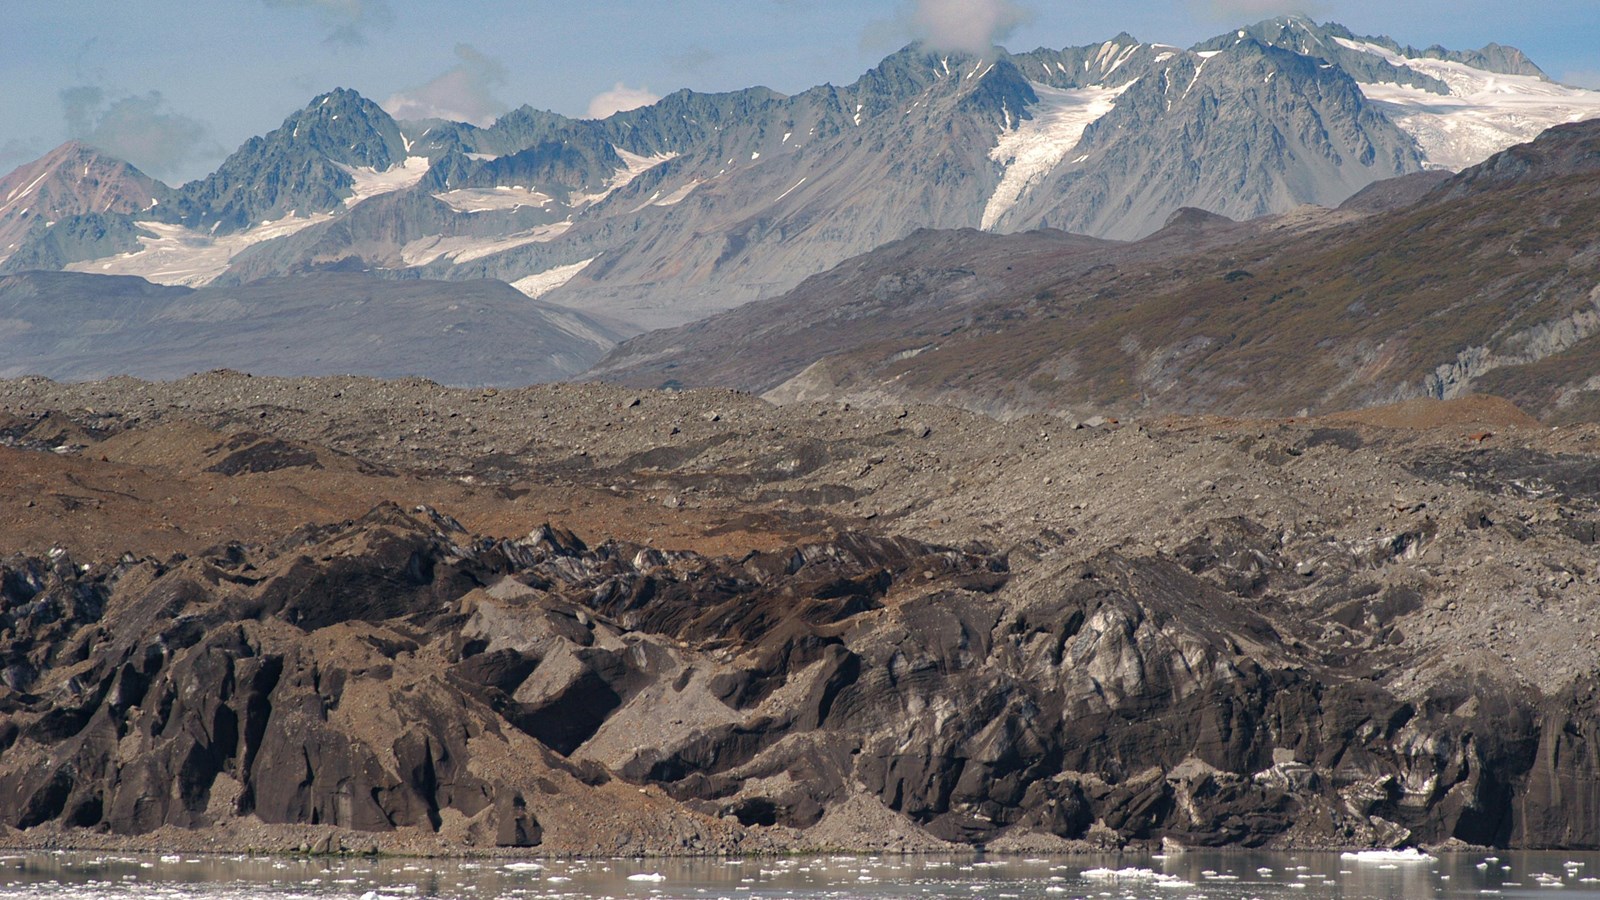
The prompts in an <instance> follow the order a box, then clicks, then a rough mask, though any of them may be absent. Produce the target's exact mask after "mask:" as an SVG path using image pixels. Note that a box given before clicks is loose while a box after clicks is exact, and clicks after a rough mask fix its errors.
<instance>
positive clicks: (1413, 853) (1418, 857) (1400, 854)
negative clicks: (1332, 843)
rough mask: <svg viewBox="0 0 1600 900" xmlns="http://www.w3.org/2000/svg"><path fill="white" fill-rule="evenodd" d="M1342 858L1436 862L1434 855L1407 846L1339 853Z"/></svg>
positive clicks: (1382, 861) (1379, 861) (1365, 860)
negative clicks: (1395, 848) (1393, 848)
mask: <svg viewBox="0 0 1600 900" xmlns="http://www.w3.org/2000/svg"><path fill="white" fill-rule="evenodd" d="M1339 858H1340V859H1353V860H1355V861H1356V862H1362V863H1426V862H1436V860H1435V859H1434V857H1432V856H1429V855H1428V854H1426V853H1424V852H1422V851H1421V850H1418V849H1416V848H1415V847H1407V848H1406V849H1404V850H1356V851H1354V852H1351V851H1346V852H1344V853H1341V854H1339Z"/></svg>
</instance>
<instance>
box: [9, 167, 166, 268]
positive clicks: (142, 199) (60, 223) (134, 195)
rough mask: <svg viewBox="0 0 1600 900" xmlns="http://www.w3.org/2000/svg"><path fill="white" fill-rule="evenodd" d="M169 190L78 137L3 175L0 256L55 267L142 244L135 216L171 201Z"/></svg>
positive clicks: (22, 263)
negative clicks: (137, 232)
mask: <svg viewBox="0 0 1600 900" xmlns="http://www.w3.org/2000/svg"><path fill="white" fill-rule="evenodd" d="M173 196H174V195H173V191H172V190H171V189H170V188H168V187H167V186H166V185H164V184H162V183H161V182H159V181H157V180H155V179H154V178H151V177H150V176H148V175H146V174H144V173H143V172H140V171H139V170H138V169H136V168H134V167H133V166H130V165H128V164H127V163H125V162H122V161H121V160H117V159H112V158H111V157H109V156H106V155H105V154H103V153H100V152H98V151H96V150H94V149H91V148H89V147H86V146H84V145H82V144H80V143H78V142H76V141H69V142H67V143H65V144H62V145H61V146H60V147H57V148H56V149H54V150H52V151H50V152H49V153H47V154H45V155H44V156H42V157H40V158H39V159H36V160H34V161H33V162H31V163H28V164H27V165H24V166H22V167H21V168H18V169H17V170H16V171H14V172H12V173H11V174H9V175H7V176H5V177H4V178H0V263H4V262H6V261H7V260H14V261H15V264H16V267H17V268H29V269H58V268H60V267H61V266H63V265H65V264H66V263H68V262H71V261H72V260H75V259H82V258H85V257H94V256H101V255H108V254H110V253H113V252H120V251H123V250H135V249H137V248H138V246H139V241H138V236H137V235H136V233H135V231H136V230H135V228H134V226H133V224H132V219H133V218H135V217H140V216H147V215H152V214H154V213H155V212H156V207H158V206H159V205H160V204H162V203H166V204H168V205H170V204H171V203H172V200H173Z"/></svg>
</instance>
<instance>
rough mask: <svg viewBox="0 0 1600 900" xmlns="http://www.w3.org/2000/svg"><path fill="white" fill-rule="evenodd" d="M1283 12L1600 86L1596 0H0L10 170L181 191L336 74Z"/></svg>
mask: <svg viewBox="0 0 1600 900" xmlns="http://www.w3.org/2000/svg"><path fill="white" fill-rule="evenodd" d="M1285 12H1303V13H1305V14H1307V15H1310V16H1312V17H1313V18H1316V19H1317V20H1319V21H1335V22H1339V23H1341V24H1344V25H1346V26H1348V27H1349V28H1351V29H1352V30H1353V31H1356V32H1357V33H1361V34H1387V35H1389V36H1391V37H1394V38H1395V39H1396V40H1398V41H1400V42H1401V43H1402V44H1414V45H1417V46H1427V45H1430V44H1435V43H1438V44H1443V45H1445V46H1447V47H1451V48H1477V47H1480V46H1482V45H1484V44H1486V43H1489V42H1491V41H1496V42H1499V43H1503V44H1510V45H1513V46H1517V47H1520V48H1521V49H1522V50H1524V51H1525V52H1527V53H1528V54H1529V56H1531V57H1532V58H1533V60H1534V61H1535V62H1537V63H1538V64H1539V65H1541V66H1542V67H1544V69H1545V71H1547V72H1548V73H1550V74H1551V75H1552V76H1553V77H1555V78H1556V79H1558V80H1561V81H1566V82H1569V83H1573V84H1582V85H1586V86H1591V87H1600V49H1597V48H1600V0H1520V2H1516V3H1508V2H1505V0H1493V2H1489V0H1290V2H1283V0H1121V2H1106V0H1098V2H1084V0H1053V2H1051V0H810V2H806V0H742V2H734V0H681V2H666V0H662V2H651V0H585V2H572V0H6V2H5V4H4V10H3V11H0V85H3V86H4V90H0V173H3V172H5V171H9V170H10V169H11V168H13V167H15V166H16V165H18V164H20V163H22V162H25V161H27V160H29V159H32V158H35V157H37V156H39V155H41V154H43V153H45V152H46V151H48V150H49V149H50V148H51V147H54V146H55V145H57V144H59V143H61V142H62V141H64V140H66V139H68V138H69V137H82V138H88V139H90V140H91V141H92V142H95V143H98V144H101V145H102V146H105V147H107V148H108V149H110V150H112V151H113V152H116V153H117V154H118V155H120V156H123V157H124V158H127V159H129V160H130V161H132V162H134V163H135V164H136V165H139V166H140V167H141V168H144V169H145V170H146V171H148V172H150V173H151V174H153V175H156V176H158V177H161V178H163V179H165V180H167V181H169V182H170V183H174V184H176V183H179V182H181V181H183V180H186V179H189V178H194V177H197V176H199V175H202V174H204V173H206V172H208V171H210V170H211V169H212V168H214V167H215V165H216V164H217V163H218V162H220V161H221V159H222V157H223V156H224V155H226V154H227V153H228V152H231V151H232V150H233V149H235V148H236V147H237V146H238V145H239V144H240V143H242V142H243V141H244V140H245V139H247V138H249V137H250V136H251V135H255V134H261V133H264V132H266V131H269V130H271V129H272V128H274V127H276V126H277V125H278V123H279V122H281V121H282V120H283V118H284V117H285V116H286V115H288V114H289V113H290V112H292V111H294V110H295V109H298V108H299V107H301V106H304V105H305V103H306V102H307V101H308V100H310V99H311V97H312V96H314V95H315V94H318V93H321V92H322V91H325V90H328V89H330V88H333V87H349V88H354V89H356V90H358V91H360V92H361V93H362V94H364V95H366V96H368V97H370V98H372V99H373V100H376V101H378V102H379V103H382V104H384V106H385V107H386V108H389V109H390V110H391V112H396V113H397V114H411V115H424V114H428V113H444V114H449V115H451V116H452V117H454V118H463V119H469V120H478V121H481V122H487V121H489V120H490V119H492V118H493V116H494V115H496V114H497V113H499V112H502V111H504V110H506V109H509V108H512V107H515V106H518V105H520V104H523V103H528V104H531V105H533V106H536V107H540V108H544V109H553V110H555V111H557V112H560V113H565V114H568V115H574V116H581V115H585V114H587V113H590V112H596V113H598V112H603V111H605V110H607V109H610V108H614V107H616V106H619V105H624V104H626V103H637V102H640V101H642V100H647V99H649V98H650V97H652V96H655V95H660V94H665V93H668V92H670V91H673V90H676V89H678V88H681V87H688V88H693V89H695V90H702V91H718V90H733V89H737V88H741V87H748V86H751V85H756V84H762V85H766V86H768V87H772V88H775V89H777V90H780V91H784V92H790V93H792V92H795V91H800V90H803V89H805V88H807V87H810V86H812V85H814V84H820V83H822V82H825V81H831V82H834V83H848V82H851V81H854V80H855V79H856V77H857V76H859V75H860V74H861V73H862V72H863V71H865V70H866V69H868V68H870V67H871V66H873V65H874V64H876V63H877V62H878V60H880V59H881V58H883V57H884V56H885V55H887V54H889V53H891V52H893V51H894V50H896V49H897V48H899V47H900V46H902V45H904V44H905V43H907V42H909V41H910V40H912V39H915V38H919V37H925V36H927V35H929V34H930V33H932V34H936V35H938V36H939V38H940V39H941V40H946V41H953V42H957V43H961V42H969V41H981V40H984V39H986V38H989V37H993V38H996V39H998V41H999V43H1001V44H1002V45H1003V46H1005V47H1007V48H1009V49H1012V50H1028V49H1032V48H1034V47H1038V46H1048V47H1058V48H1059V47H1065V46H1073V45H1079V44H1087V43H1092V42H1098V41H1101V40H1104V39H1106V38H1109V37H1112V36H1114V35H1116V34H1117V33H1118V32H1121V31H1126V32H1128V33H1130V34H1132V35H1134V36H1135V37H1137V38H1139V39H1141V40H1145V41H1162V42H1166V43H1172V44H1178V45H1182V46H1187V45H1189V44H1192V43H1195V42H1197V41H1199V40H1202V39H1204V38H1207V37H1210V36H1212V35H1215V34H1218V33H1220V32H1222V31H1225V30H1227V29H1228V28H1229V27H1231V26H1234V25H1240V24H1245V23H1249V22H1254V21H1257V20H1259V19H1262V18H1266V17H1268V16H1271V15H1276V14H1279V13H1285Z"/></svg>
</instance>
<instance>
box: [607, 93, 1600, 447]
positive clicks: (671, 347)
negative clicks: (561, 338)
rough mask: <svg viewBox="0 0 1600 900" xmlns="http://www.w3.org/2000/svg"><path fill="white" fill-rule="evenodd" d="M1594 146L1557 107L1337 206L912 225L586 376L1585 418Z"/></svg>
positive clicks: (875, 394) (1596, 135)
mask: <svg viewBox="0 0 1600 900" xmlns="http://www.w3.org/2000/svg"><path fill="white" fill-rule="evenodd" d="M1597 150H1600V125H1597V124H1596V123H1594V122H1587V123H1578V124H1574V125H1567V126H1561V127H1559V128H1555V129H1551V130H1550V131H1549V132H1547V133H1546V134H1545V135H1543V136H1542V137H1540V138H1539V139H1537V140H1535V141H1533V142H1531V143H1529V144H1525V145H1518V146H1517V147H1514V148H1512V149H1509V150H1506V151H1504V152H1502V153H1500V154H1497V155H1496V156H1494V157H1492V158H1490V159H1489V160H1488V161H1486V162H1485V163H1483V164H1482V165H1480V166H1477V167H1474V168H1471V169H1468V170H1466V171H1463V172H1462V173H1460V174H1458V175H1455V176H1452V177H1448V178H1443V180H1441V178H1442V176H1439V175H1431V174H1419V175H1416V176H1412V177H1411V178H1409V179H1407V180H1405V181H1403V182H1401V183H1397V184H1393V185H1390V184H1385V183H1380V184H1378V185H1375V186H1374V187H1373V188H1372V189H1370V190H1369V191H1367V192H1364V193H1363V194H1360V195H1357V196H1356V197H1354V198H1352V202H1351V203H1350V204H1349V206H1348V207H1345V208H1341V209H1339V210H1333V211H1302V212H1300V213H1296V214H1291V215H1288V216H1283V217H1275V218H1273V217H1269V218H1262V219H1258V220H1254V221H1250V222H1242V223H1236V222H1231V221H1229V220H1227V219H1224V218H1221V217H1218V216H1215V215H1213V214H1209V213H1205V212H1202V211H1198V210H1190V211H1186V212H1183V213H1180V214H1179V215H1176V216H1174V217H1173V219H1172V220H1171V221H1170V222H1169V224H1168V226H1167V227H1166V228H1165V229H1163V230H1162V231H1159V232H1157V233H1156V234H1154V235H1152V236H1150V237H1148V238H1145V239H1144V240H1141V241H1138V242H1134V243H1130V244H1116V243H1109V242H1095V241H1091V240H1087V239H1081V238H1073V237H1071V236H1068V235H1065V234H1061V233H1058V232H1048V231H1047V232H1030V233H1026V234H1017V235H983V234H978V233H974V232H922V233H918V234H916V235H913V236H911V237H909V238H906V239H904V240H902V241H900V242H897V243H894V244H890V245H888V246H886V247H883V248H881V249H879V250H877V251H874V252H872V253H869V254H866V255H864V256H862V257H858V258H857V259H855V260H851V261H849V262H846V263H844V264H842V265H840V266H838V267H836V268H835V269H833V270H831V271H829V272H826V273H824V274H822V275H818V276H814V277H813V278H811V279H809V280H807V281H806V282H804V283H803V284H802V285H801V286H800V287H798V288H797V289H796V290H795V291H793V292H791V293H790V294H788V295H785V296H783V297H780V298H775V299H772V300H768V301H762V302H760V303H755V304H751V305H748V306H745V307H742V308H740V309H737V310H733V311H731V312H728V313H724V314H722V315H719V316H716V317H712V318H709V319H706V320H704V321H701V322H696V323H693V324H691V325H688V326H684V327H682V328H679V329H674V330H667V331H659V332H655V333H652V334H647V335H643V336H640V337H637V338H634V339H631V340H630V341H629V342H627V343H625V344H623V345H622V346H620V347H619V348H617V349H616V350H614V351H612V353H611V354H610V355H609V356H608V357H607V358H606V359H605V360H603V361H602V362H601V363H599V364H598V365H597V366H596V367H595V369H594V370H592V372H591V375H590V377H595V378H603V379H610V380H618V381H623V382H627V383H632V384H636V385H641V386H645V385H647V386H661V385H668V386H719V387H730V388H739V389H743V390H751V391H756V392H766V394H767V396H769V397H771V398H773V399H777V400H783V401H792V400H798V399H805V400H848V401H854V402H871V403H881V402H897V403H904V402H941V403H957V404H960V405H963V406H967V407H969V408H973V409H977V410H982V411H985V412H989V413H993V414H1003V415H1014V414H1023V413H1029V412H1052V413H1055V414H1059V415H1066V416H1071V417H1076V418H1079V419H1087V418H1091V417H1093V416H1097V415H1101V416H1117V417H1130V416H1141V415H1150V414H1159V413H1167V412H1176V413H1208V412H1209V413H1216V412H1226V413H1234V414H1246V415H1264V414H1271V415H1285V416H1288V415H1304V414H1306V413H1307V412H1314V411H1327V410H1330V409H1339V408H1349V407H1356V406H1366V405H1375V404H1381V403H1385V402H1392V401H1396V400H1403V399H1408V398H1412V397H1421V396H1433V397H1438V398H1450V397H1455V396H1461V395H1464V394H1468V393H1472V392H1484V391H1487V392H1492V393H1495V394H1499V395H1503V396H1507V397H1510V398H1512V399H1514V400H1515V401H1516V402H1517V403H1518V404H1519V405H1521V406H1522V407H1523V408H1525V409H1527V410H1529V411H1530V412H1533V413H1534V414H1536V415H1538V416H1540V417H1543V418H1549V419H1550V420H1552V421H1585V420H1591V421H1592V420H1594V418H1595V417H1596V416H1597V415H1600V412H1597V409H1600V407H1597V406H1596V403H1597V396H1600V395H1597V394H1596V393H1595V391H1594V388H1595V384H1594V381H1593V377H1592V376H1593V372H1594V371H1595V369H1594V364H1593V358H1592V357H1593V354H1594V352H1595V348H1596V346H1597V344H1596V341H1597V340H1600V331H1597V329H1596V324H1595V323H1596V321H1597V319H1596V313H1595V303H1596V302H1597V299H1600V294H1597V293H1596V292H1597V291H1600V269H1597V268H1596V264H1597V259H1596V257H1595V254H1594V251H1593V248H1594V244H1595V238H1596V235H1595V230H1594V227H1593V223H1594V221H1595V218H1594V214H1595V202H1596V197H1597V196H1600V177H1597V173H1600V168H1597V166H1596V161H1597V160H1600V152H1597ZM713 348H715V349H714V350H713Z"/></svg>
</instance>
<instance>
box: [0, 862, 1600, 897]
mask: <svg viewBox="0 0 1600 900" xmlns="http://www.w3.org/2000/svg"><path fill="white" fill-rule="evenodd" d="M1597 876H1600V854H1594V853H1532V852H1527V853H1512V852H1502V853H1499V854H1497V855H1488V854H1483V853H1472V854H1443V855H1440V856H1439V857H1437V858H1433V857H1429V856H1426V855H1418V854H1411V853H1367V854H1359V855H1358V854H1338V853H1256V852H1223V851H1189V852H1186V853H1179V854H1172V855H1167V856H1149V855H1119V856H1106V857H1043V856H1039V857H1010V856H1007V857H986V856H965V857H901V856H876V855H834V856H818V857H782V858H762V859H602V860H535V859H527V860H520V861H519V860H509V859H507V860H418V859H368V858H288V857H254V856H237V855H218V856H199V855H190V854H182V855H165V856H143V855H133V854H114V853H68V852H57V853H40V852H27V853H14V854H10V855H6V854H0V898H15V897H30V898H33V897H39V898H81V900H109V898H151V900H183V898H190V897H193V898H233V900H242V898H274V900H276V898H308V900H309V898H349V900H412V898H421V897H450V898H483V900H488V898H500V897H505V898H511V897H515V898H569V900H583V898H618V900H621V898H640V900H646V898H685V900H687V898H695V900H699V898H779V897H792V898H856V897H861V898H884V900H887V898H899V897H903V898H921V897H982V898H1052V900H1054V898H1083V900H1090V898H1095V900H1099V898H1112V900H1122V898H1145V897H1155V898H1162V900H1181V898H1207V900H1210V898H1216V900H1251V898H1260V900H1269V898H1288V897H1293V898H1310V897H1336V898H1341V900H1356V898H1438V897H1442V898H1453V897H1460V898H1464V897H1474V898H1481V897H1485V896H1489V897H1493V896H1504V897H1514V896H1522V897H1528V896H1533V895H1545V896H1552V895H1554V896H1560V897H1563V898H1570V897H1589V898H1600V877H1597ZM1558 889H1559V890H1558Z"/></svg>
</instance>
